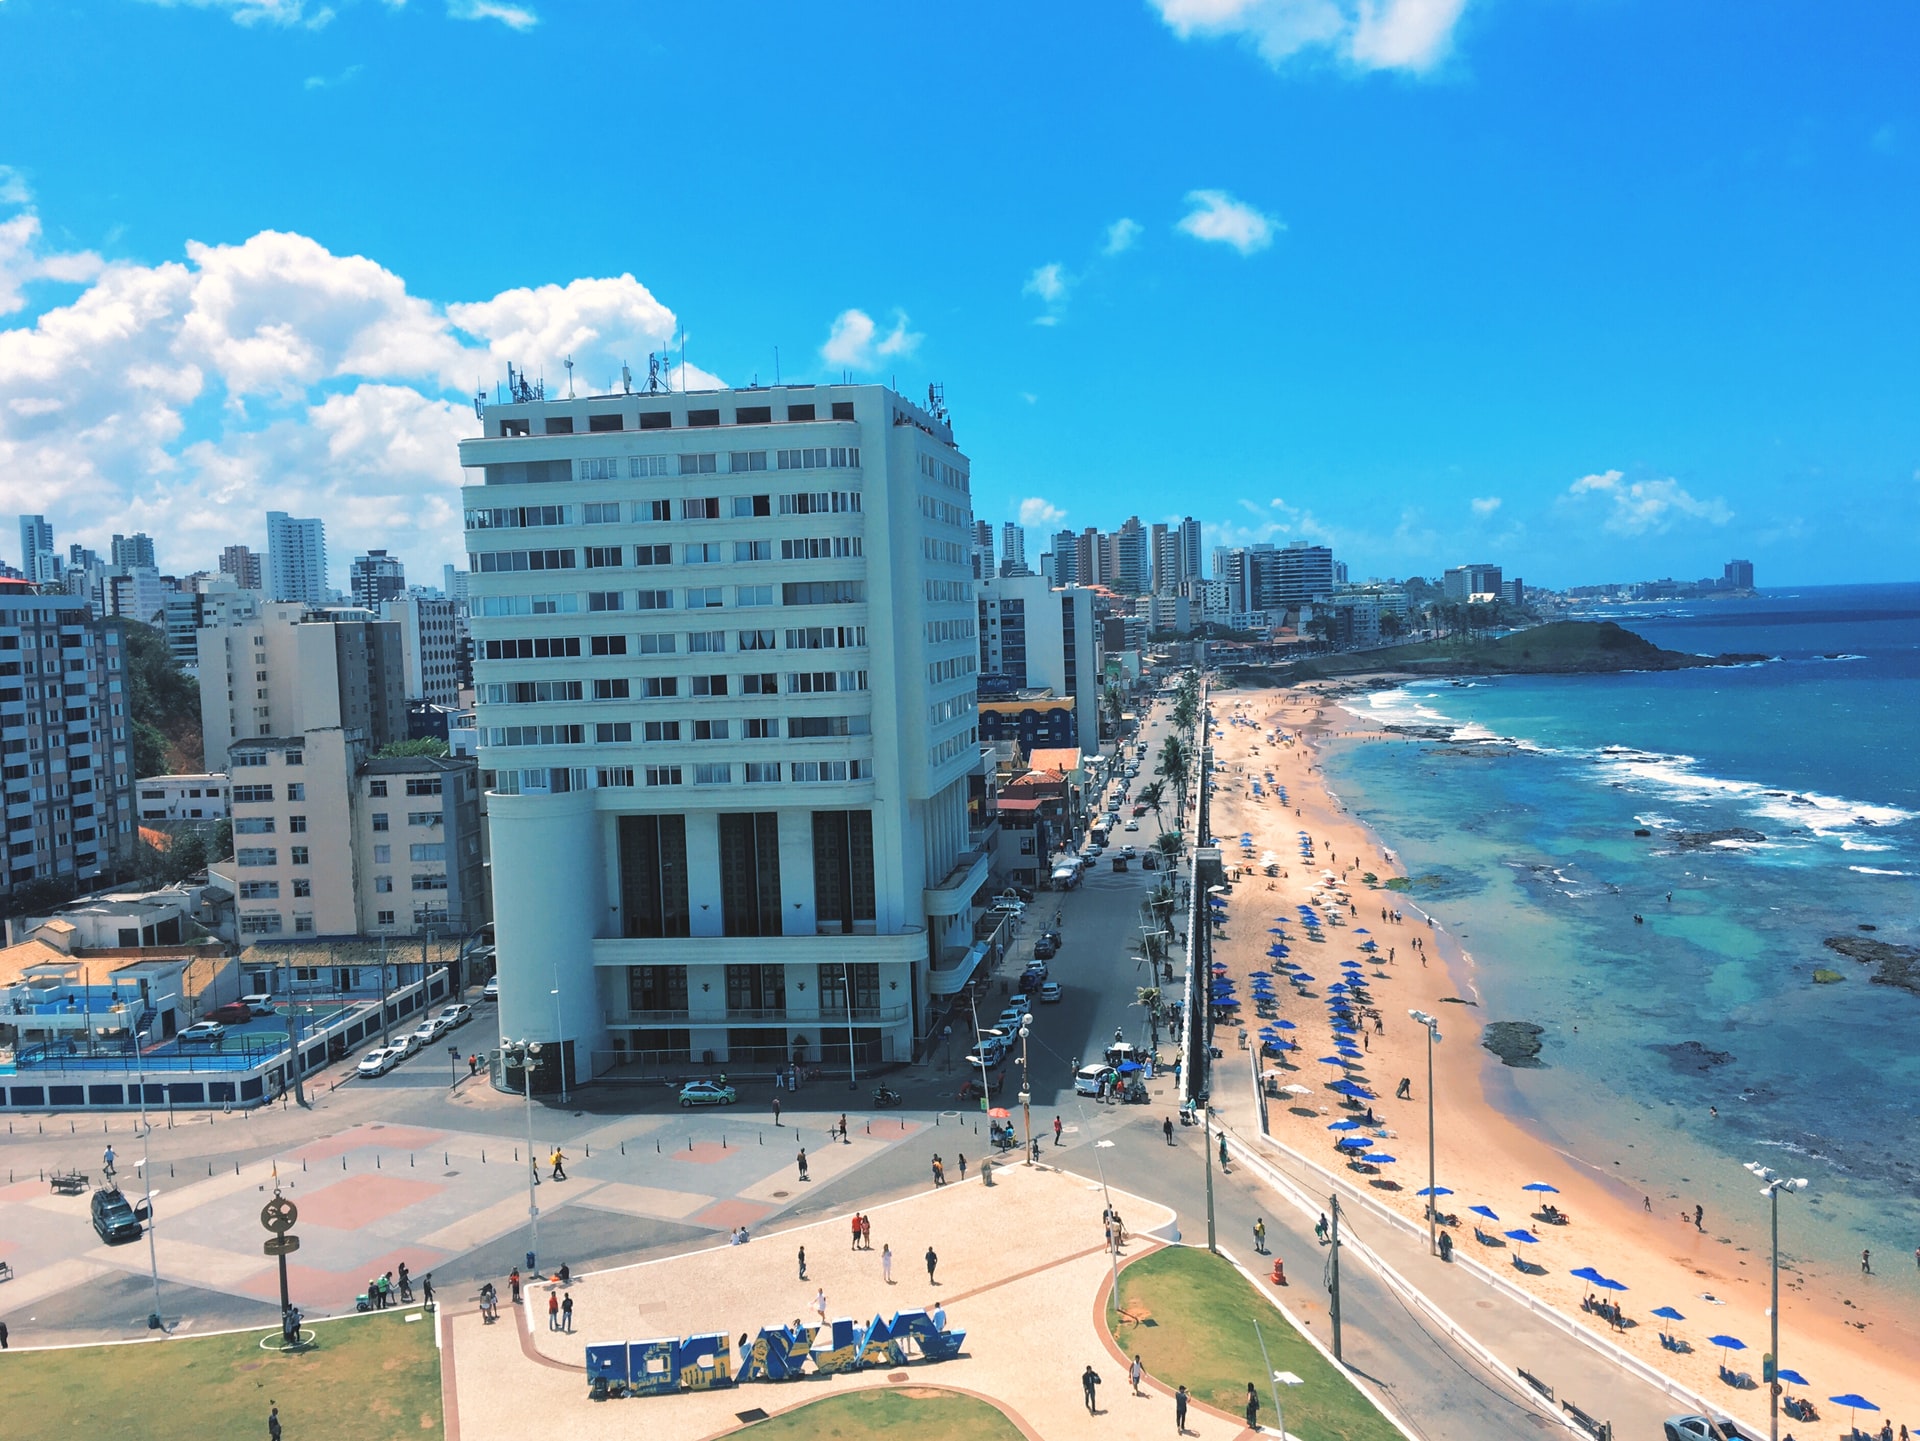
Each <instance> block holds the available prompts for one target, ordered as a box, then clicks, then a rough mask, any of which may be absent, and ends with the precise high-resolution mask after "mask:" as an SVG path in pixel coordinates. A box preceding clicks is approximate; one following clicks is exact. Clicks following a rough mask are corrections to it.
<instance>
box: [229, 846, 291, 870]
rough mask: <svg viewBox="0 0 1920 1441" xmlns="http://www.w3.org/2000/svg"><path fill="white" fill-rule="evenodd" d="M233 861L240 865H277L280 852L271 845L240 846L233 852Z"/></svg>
mask: <svg viewBox="0 0 1920 1441" xmlns="http://www.w3.org/2000/svg"><path fill="white" fill-rule="evenodd" d="M233 862H234V864H235V865H237V866H242V867H253V866H277V865H279V864H280V852H279V850H278V849H276V848H275V847H273V846H242V847H240V848H239V849H238V850H236V851H235V852H234V853H233Z"/></svg>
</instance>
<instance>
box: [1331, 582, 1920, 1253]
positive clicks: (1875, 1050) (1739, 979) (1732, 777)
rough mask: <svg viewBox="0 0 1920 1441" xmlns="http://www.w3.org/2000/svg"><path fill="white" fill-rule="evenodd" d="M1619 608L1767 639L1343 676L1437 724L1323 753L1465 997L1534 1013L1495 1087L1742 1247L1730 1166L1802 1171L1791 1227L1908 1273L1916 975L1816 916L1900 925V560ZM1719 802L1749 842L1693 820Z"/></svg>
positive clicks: (1634, 623) (1549, 1127)
mask: <svg viewBox="0 0 1920 1441" xmlns="http://www.w3.org/2000/svg"><path fill="white" fill-rule="evenodd" d="M1608 614H1609V616H1610V618H1613V619H1617V620H1619V621H1620V622H1621V623H1622V624H1625V625H1628V626H1629V627H1631V628H1632V629H1635V630H1637V631H1639V632H1640V633H1642V634H1644V635H1646V636H1647V637H1648V638H1649V639H1651V640H1654V641H1656V642H1657V643H1659V644H1660V645H1663V646H1666V647H1669V648H1671V649H1677V650H1687V651H1695V652H1703V653H1715V654H1717V653H1721V652H1744V653H1757V654H1762V655H1765V656H1767V657H1769V659H1768V660H1766V661H1765V662H1763V663H1759V664H1755V665H1751V666H1746V667H1741V668H1738V669H1714V670H1707V671H1688V672H1680V673H1672V674H1646V675H1620V676H1593V677H1528V678H1500V679H1488V680H1480V681H1475V682H1472V683H1468V684H1457V683H1451V682H1434V683H1418V684H1413V685H1408V686H1405V687H1402V688H1398V689H1395V690H1390V691H1383V692H1378V693H1375V694H1373V695H1371V696H1366V697H1357V698H1353V699H1351V700H1349V701H1348V702H1347V705H1348V708H1349V709H1350V710H1352V711H1354V712H1355V713H1356V714H1358V715H1361V716H1363V717H1365V718H1367V719H1368V720H1370V721H1373V722H1376V723H1380V724H1389V725H1393V724H1399V725H1414V726H1428V727H1437V728H1445V729H1446V730H1447V731H1448V732H1450V735H1451V739H1449V740H1446V741H1436V740H1418V741H1411V742H1371V743H1368V742H1355V743H1351V744H1346V745H1337V746H1333V747H1329V748H1328V750H1327V752H1326V753H1325V761H1326V770H1327V774H1328V778H1329V780H1330V781H1331V783H1332V784H1333V786H1334V789H1335V790H1336V791H1337V792H1338V793H1339V794H1340V796H1341V797H1342V799H1343V800H1345V801H1346V802H1347V804H1348V806H1349V807H1350V808H1351V809H1352V810H1353V812H1354V813H1355V814H1356V815H1358V816H1359V817H1361V818H1362V819H1364V820H1366V821H1367V822H1368V823H1369V824H1370V825H1371V826H1372V827H1373V828H1374V830H1375V831H1376V833H1377V834H1379V836H1380V837H1381V839H1382V841H1383V842H1384V843H1385V844H1386V845H1387V846H1389V847H1391V848H1392V849H1393V850H1394V851H1395V852H1396V853H1397V855H1398V856H1399V858H1400V860H1401V861H1402V863H1403V864H1404V865H1405V866H1406V867H1407V869H1408V871H1409V873H1410V874H1412V875H1414V876H1416V877H1420V878H1422V879H1421V881H1420V882H1419V883H1418V884H1417V885H1416V888H1415V891H1414V895H1415V897H1416V898H1417V899H1418V900H1419V901H1420V902H1421V903H1422V904H1423V905H1424V906H1425V907H1426V908H1428V909H1429V910H1431V911H1433V912H1434V913H1435V914H1436V915H1437V916H1438V917H1439V919H1440V920H1441V922H1442V924H1444V925H1446V926H1447V927H1448V928H1449V929H1450V930H1452V931H1453V932H1454V933H1455V934H1456V935H1458V936H1459V937H1460V938H1461V940H1462V944H1463V945H1464V946H1465V948H1466V949H1467V950H1468V951H1469V952H1470V953H1471V954H1472V955H1473V957H1474V959H1475V962H1476V963H1477V966H1478V971H1477V975H1476V980H1477V984H1478V985H1479V987H1480V991H1481V996H1480V999H1481V1010H1480V1011H1479V1012H1478V1013H1469V1014H1471V1015H1472V1019H1473V1021H1474V1022H1476V1023H1479V1022H1485V1021H1492V1020H1528V1021H1532V1022H1534V1023H1536V1024H1538V1025H1541V1026H1543V1027H1545V1028H1546V1035H1545V1036H1544V1037H1543V1041H1544V1050H1543V1052H1542V1060H1543V1061H1544V1062H1545V1066H1544V1067H1543V1068H1542V1069H1539V1070H1503V1071H1501V1072H1500V1082H1501V1084H1502V1086H1503V1088H1504V1092H1505V1094H1503V1095H1502V1096H1501V1097H1500V1099H1501V1100H1502V1101H1503V1103H1505V1104H1508V1105H1511V1106H1512V1107H1513V1108H1514V1109H1515V1110H1517V1111H1519V1112H1520V1113H1522V1114H1523V1115H1525V1116H1526V1117H1528V1118H1529V1119H1530V1120H1531V1121H1532V1123H1533V1124H1534V1125H1535V1126H1536V1127H1538V1128H1539V1129H1541V1130H1542V1131H1544V1132H1545V1133H1547V1134H1548V1135H1549V1136H1550V1137H1551V1138H1553V1139H1556V1140H1559V1141H1561V1142H1562V1143H1564V1144H1565V1145H1567V1146H1568V1147H1569V1149H1571V1150H1572V1151H1574V1152H1575V1153H1577V1154H1578V1155H1579V1156H1580V1157H1581V1158H1583V1159H1584V1160H1585V1161H1587V1162H1589V1163H1591V1164H1592V1166H1593V1167H1594V1169H1595V1171H1596V1173H1597V1174H1600V1175H1603V1176H1607V1177H1609V1178H1612V1179H1615V1180H1617V1182H1618V1184H1619V1186H1620V1188H1621V1189H1622V1191H1623V1192H1625V1193H1626V1194H1628V1195H1630V1196H1631V1197H1632V1199H1633V1200H1634V1201H1635V1202H1636V1203H1637V1202H1638V1200H1639V1197H1640V1195H1641V1194H1646V1195H1649V1196H1651V1198H1652V1201H1653V1204H1654V1207H1655V1209H1656V1210H1660V1211H1671V1212H1677V1210H1678V1209H1679V1208H1680V1207H1682V1206H1685V1207H1687V1208H1689V1209H1690V1208H1691V1206H1692V1205H1693V1204H1695V1203H1700V1204H1704V1205H1705V1206H1706V1207H1707V1211H1708V1217H1709V1221H1708V1224H1709V1229H1712V1228H1713V1227H1714V1226H1715V1225H1716V1223H1717V1224H1718V1226H1719V1227H1720V1228H1721V1229H1720V1232H1719V1233H1720V1234H1732V1235H1734V1236H1735V1238H1736V1240H1739V1241H1742V1242H1745V1243H1749V1244H1751V1243H1754V1242H1756V1241H1757V1239H1758V1237H1759V1235H1760V1233H1761V1229H1762V1228H1763V1227H1764V1225H1765V1219H1766V1218H1765V1210H1764V1204H1765V1203H1764V1202H1763V1201H1762V1200H1761V1199H1760V1197H1759V1196H1758V1195H1757V1194H1756V1191H1757V1187H1756V1185H1755V1183H1754V1182H1753V1180H1752V1178H1751V1177H1750V1176H1748V1175H1747V1173H1746V1172H1745V1171H1743V1170H1742V1169H1741V1163H1743V1162H1745V1161H1749V1160H1754V1161H1759V1162H1761V1163H1763V1164H1767V1165H1771V1166H1774V1167H1776V1168H1777V1169H1780V1170H1783V1171H1786V1172H1788V1173H1789V1174H1793V1175H1805V1176H1807V1177H1808V1178H1809V1179H1810V1180H1811V1181H1812V1183H1813V1184H1812V1187H1811V1189H1810V1190H1809V1191H1808V1192H1807V1193H1806V1195H1805V1197H1804V1204H1802V1199H1801V1198H1796V1200H1795V1202H1794V1203H1793V1207H1792V1208H1790V1209H1789V1210H1783V1213H1782V1244H1783V1249H1785V1250H1789V1251H1793V1252H1794V1253H1796V1254H1797V1255H1798V1256H1799V1257H1801V1258H1803V1259H1804V1260H1806V1261H1808V1262H1811V1263H1814V1264H1815V1265H1817V1266H1819V1267H1820V1268H1821V1269H1829V1268H1834V1269H1837V1268H1840V1267H1851V1268H1852V1269H1853V1270H1854V1271H1856V1272H1857V1270H1858V1259H1859V1253H1860V1250H1861V1249H1862V1248H1863V1247H1872V1249H1873V1250H1874V1252H1875V1254H1876V1269H1880V1268H1881V1261H1880V1259H1879V1258H1882V1257H1884V1263H1885V1269H1886V1270H1888V1271H1892V1270H1894V1268H1895V1267H1896V1266H1897V1265H1898V1264H1901V1263H1904V1264H1905V1266H1906V1267H1907V1269H1908V1277H1909V1279H1910V1277H1911V1272H1912V1266H1913V1261H1912V1255H1913V1248H1914V1247H1915V1246H1916V1245H1920V1164H1917V1163H1920V1039H1917V1038H1920V995H1916V994H1914V993H1912V992H1910V991H1906V990H1902V989H1898V988H1895V987H1889V986H1881V985H1873V984H1870V983H1869V981H1868V977H1869V976H1870V975H1872V974H1873V970H1874V968H1873V967H1871V966H1867V965H1863V964H1861V963H1860V962H1857V961H1854V960H1851V959H1849V958H1847V957H1845V956H1840V955H1836V954H1835V953H1834V952H1832V951H1831V950H1828V949H1826V948H1825V947H1824V946H1823V945H1822V941H1823V940H1824V939H1825V938H1826V937H1828V936H1834V935H1854V936H1867V935H1869V934H1870V935H1871V936H1872V937H1873V938H1876V939H1881V940H1888V941H1905V942H1920V759H1916V755H1917V754H1920V748H1917V747H1916V742H1917V741H1920V585H1905V586H1873V587H1826V588H1819V589H1807V590H1803V591H1799V592H1795V593H1786V592H1773V593H1764V594H1762V595H1761V596H1760V597H1758V598H1756V599H1753V600H1745V601H1726V602H1718V603H1716V602H1700V603H1692V604H1684V605H1677V606H1676V605H1667V606H1662V607H1645V608H1641V609H1639V610H1638V611H1635V610H1632V609H1627V610H1624V611H1609V613H1608ZM1732 828H1740V829H1741V830H1743V831H1748V832H1753V833H1756V834H1757V835H1759V836H1762V837H1764V839H1758V840H1754V839H1745V840H1722V841H1719V842H1714V843H1706V844H1697V845H1694V846H1689V845H1687V844H1685V843H1684V838H1685V837H1686V836H1687V835H1688V834H1689V833H1692V834H1693V835H1694V836H1695V837H1696V838H1697V837H1698V835H1699V833H1703V832H1712V831H1721V830H1727V829H1732ZM1636 829H1645V830H1647V831H1649V832H1650V833H1651V834H1650V835H1648V836H1646V837H1636V836H1635V835H1634V831H1635V830H1636ZM1669 895H1670V896H1671V899H1669V898H1668V897H1669ZM1636 916H1638V917H1641V918H1642V919H1641V920H1640V921H1639V922H1636V920H1635V917H1636ZM1862 925H1868V926H1873V927H1876V929H1875V930H1874V931H1872V932H1870V933H1869V932H1866V931H1863V930H1861V929H1859V927H1861V926H1862ZM1816 967H1827V968H1829V969H1832V970H1836V971H1839V972H1841V973H1842V974H1843V975H1844V976H1845V977H1846V979H1845V980H1844V981H1842V982H1840V983H1838V984H1832V985H1816V984H1814V983H1813V981H1812V975H1813V971H1814V969H1815V968H1816ZM1448 1009H1449V1010H1451V1009H1452V1008H1451V1007H1449V1008H1448ZM1453 1029H1454V1031H1455V1032H1457V1033H1458V1035H1457V1039H1459V1040H1460V1041H1461V1042H1463V1043H1465V1044H1469V1045H1472V1044H1477V1043H1478V1031H1477V1029H1475V1028H1474V1027H1471V1026H1465V1025H1456V1026H1455V1027H1454V1028H1453ZM1449 1039H1450V1040H1452V1039H1455V1037H1449ZM1689 1042H1693V1043H1697V1046H1687V1044H1686V1043H1689ZM1663 1047H1678V1048H1680V1049H1677V1050H1674V1049H1662V1048H1663ZM1716 1110H1717V1115H1716V1114H1714V1112H1715V1111H1716ZM1905 1289H1907V1290H1912V1289H1913V1288H1912V1287H1907V1288H1905Z"/></svg>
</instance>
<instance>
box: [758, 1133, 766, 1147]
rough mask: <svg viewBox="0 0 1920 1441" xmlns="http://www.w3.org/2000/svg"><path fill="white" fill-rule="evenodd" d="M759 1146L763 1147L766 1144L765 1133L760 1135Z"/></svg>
mask: <svg viewBox="0 0 1920 1441" xmlns="http://www.w3.org/2000/svg"><path fill="white" fill-rule="evenodd" d="M760 1144H761V1145H763V1146H764V1145H766V1144H767V1133H766V1132H765V1131H762V1132H761V1133H760Z"/></svg>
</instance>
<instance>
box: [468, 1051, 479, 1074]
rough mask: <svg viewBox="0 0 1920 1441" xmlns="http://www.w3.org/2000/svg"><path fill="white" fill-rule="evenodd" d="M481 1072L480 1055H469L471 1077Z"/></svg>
mask: <svg viewBox="0 0 1920 1441" xmlns="http://www.w3.org/2000/svg"><path fill="white" fill-rule="evenodd" d="M479 1074H480V1058H479V1057H478V1056H474V1055H469V1056H468V1057H467V1075H468V1076H469V1077H473V1076H477V1075H479Z"/></svg>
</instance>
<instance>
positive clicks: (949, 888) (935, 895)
mask: <svg viewBox="0 0 1920 1441" xmlns="http://www.w3.org/2000/svg"><path fill="white" fill-rule="evenodd" d="M992 863H993V853H992V852H991V851H990V850H986V849H980V850H970V851H962V852H961V853H960V854H959V855H958V856H956V857H954V862H953V867H952V869H951V870H949V871H948V872H947V874H946V875H945V876H944V877H942V878H941V880H940V883H939V884H938V885H933V886H928V887H927V888H926V890H925V891H923V892H922V893H921V894H922V897H923V899H924V901H925V904H926V907H927V915H928V916H930V917H931V916H957V915H960V914H962V913H963V912H965V911H966V910H967V909H968V908H969V907H970V906H971V905H972V903H973V897H974V895H975V893H976V892H978V891H979V889H980V887H981V886H983V885H985V884H986V880H987V871H988V869H989V868H990V867H991V866H992Z"/></svg>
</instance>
